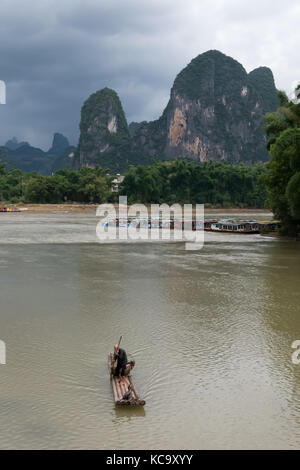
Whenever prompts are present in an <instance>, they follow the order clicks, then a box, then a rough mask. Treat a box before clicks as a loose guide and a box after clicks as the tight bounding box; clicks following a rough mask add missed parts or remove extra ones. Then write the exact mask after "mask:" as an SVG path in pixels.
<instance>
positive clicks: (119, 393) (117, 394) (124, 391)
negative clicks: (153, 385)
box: [108, 353, 146, 406]
mask: <svg viewBox="0 0 300 470" xmlns="http://www.w3.org/2000/svg"><path fill="white" fill-rule="evenodd" d="M112 366H113V355H112V353H110V354H109V355H108V371H109V375H110V380H111V384H112V388H113V393H114V400H115V404H116V405H127V406H144V405H145V404H146V402H145V400H142V399H141V398H140V396H139V395H138V393H137V391H136V388H135V386H134V384H133V382H132V378H131V376H130V372H129V375H126V377H124V379H125V380H124V383H121V384H120V383H119V378H118V377H115V376H114V375H113V374H112Z"/></svg>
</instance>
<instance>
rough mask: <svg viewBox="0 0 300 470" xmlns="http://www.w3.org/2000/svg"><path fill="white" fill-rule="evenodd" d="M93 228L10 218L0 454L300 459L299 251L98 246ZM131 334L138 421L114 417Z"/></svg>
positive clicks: (131, 414)
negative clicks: (277, 452)
mask: <svg viewBox="0 0 300 470" xmlns="http://www.w3.org/2000/svg"><path fill="white" fill-rule="evenodd" d="M95 226H96V218H95V216H94V215H93V214H88V215H87V214H84V215H81V214H68V213H65V214H64V213H57V214H30V213H26V214H23V213H22V214H19V213H18V214H1V217H0V283H1V296H0V339H1V340H2V341H5V343H6V348H7V351H6V355H7V357H6V362H7V363H6V365H1V366H0V447H1V448H5V449H13V448H19V449H32V448H34V449H46V448H50V449H60V448H66V449H78V448H83V449H89V448H98V449H143V448H145V449H155V448H156V449H172V448H174V449H211V448H217V449H233V448H234V449H240V448H254V449H261V448H276V449H279V448H288V449H295V448H299V447H300V446H299V443H300V365H294V364H293V363H292V359H291V356H292V353H293V350H292V348H291V344H292V342H293V341H295V340H297V339H300V315H299V313H300V311H299V310H300V244H299V243H298V244H297V243H294V242H291V241H289V242H287V241H282V240H278V239H276V238H268V237H262V236H260V235H251V236H247V235H226V234H212V233H209V234H206V236H205V246H204V248H203V249H202V250H200V251H186V250H185V249H184V245H183V244H182V243H161V242H157V243H142V244H133V243H132V244H123V245H121V244H106V245H103V244H99V243H97V242H96V238H95ZM121 334H122V335H123V340H122V341H123V343H122V345H123V347H124V348H125V349H126V350H127V351H128V353H130V354H131V355H132V356H133V357H134V359H135V360H136V367H135V369H134V371H133V378H134V382H135V385H136V387H137V389H138V391H139V393H140V395H141V396H142V397H143V398H144V399H145V400H146V402H147V403H146V406H145V408H136V409H131V408H116V407H115V405H114V402H113V395H112V390H111V385H110V382H109V377H108V371H107V354H108V352H109V351H110V350H112V346H113V344H114V343H115V342H116V341H117V340H118V338H119V336H120V335H121Z"/></svg>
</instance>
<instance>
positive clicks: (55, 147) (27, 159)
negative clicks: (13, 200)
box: [0, 133, 76, 175]
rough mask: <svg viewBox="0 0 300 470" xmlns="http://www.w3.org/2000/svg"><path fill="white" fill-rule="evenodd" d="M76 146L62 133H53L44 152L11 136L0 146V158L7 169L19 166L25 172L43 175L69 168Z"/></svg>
mask: <svg viewBox="0 0 300 470" xmlns="http://www.w3.org/2000/svg"><path fill="white" fill-rule="evenodd" d="M75 152H76V148H75V147H72V146H70V144H69V141H68V139H67V138H66V137H64V136H63V135H62V134H59V133H55V134H54V137H53V142H52V146H51V148H50V149H49V150H48V151H47V152H44V151H43V150H41V149H40V148H36V147H32V146H31V145H30V144H29V143H28V142H18V140H17V139H16V138H15V137H13V138H12V139H11V140H8V141H7V142H6V144H5V145H4V146H3V147H0V160H1V161H2V162H4V163H6V165H7V168H8V169H12V168H19V169H21V170H23V171H26V172H32V171H36V172H37V173H40V174H43V175H49V174H52V173H55V172H56V171H58V170H60V169H62V168H71V167H72V164H73V159H74V155H75Z"/></svg>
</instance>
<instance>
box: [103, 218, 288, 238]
mask: <svg viewBox="0 0 300 470" xmlns="http://www.w3.org/2000/svg"><path fill="white" fill-rule="evenodd" d="M103 225H104V226H105V227H125V228H126V227H127V228H136V229H170V230H193V231H195V230H204V231H207V232H223V233H246V234H255V233H262V232H264V233H265V232H276V231H278V230H279V228H280V224H279V222H276V221H265V222H261V221H257V220H235V219H204V222H203V221H197V220H193V219H190V220H186V219H184V220H183V221H182V220H180V219H176V218H172V217H171V218H158V217H157V218H153V217H152V218H151V217H148V218H138V217H132V218H126V217H125V218H113V219H110V220H105V222H103Z"/></svg>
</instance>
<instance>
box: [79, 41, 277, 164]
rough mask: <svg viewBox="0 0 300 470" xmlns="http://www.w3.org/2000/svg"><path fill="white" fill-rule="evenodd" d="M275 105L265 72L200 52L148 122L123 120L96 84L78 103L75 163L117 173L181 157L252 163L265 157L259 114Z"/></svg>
mask: <svg viewBox="0 0 300 470" xmlns="http://www.w3.org/2000/svg"><path fill="white" fill-rule="evenodd" d="M278 106H279V101H278V97H277V90H276V87H275V83H274V77H273V73H272V71H271V70H270V69H269V68H267V67H259V68H258V69H255V70H253V71H252V72H251V73H249V74H248V73H247V72H246V70H245V69H244V67H243V66H242V65H241V64H240V63H239V62H237V61H236V60H234V59H232V58H231V57H228V56H226V55H224V54H222V53H221V52H219V51H215V50H212V51H208V52H205V53H204V54H201V55H199V56H198V57H196V58H195V59H193V60H192V61H191V63H190V64H188V65H187V67H185V68H184V69H183V70H182V71H181V72H180V73H179V74H178V75H177V77H176V79H175V82H174V85H173V87H172V89H171V95H170V100H169V103H168V105H167V107H166V109H165V110H164V112H163V114H162V116H161V117H160V118H159V119H157V120H156V121H152V122H142V123H131V124H130V125H129V126H128V124H127V121H126V118H125V114H124V111H123V108H122V104H121V102H120V100H119V97H118V95H117V93H116V92H115V91H114V90H111V89H109V88H104V89H103V90H100V91H98V92H96V93H94V94H93V95H91V96H90V97H89V98H88V100H87V101H86V102H85V103H84V105H83V107H82V112H81V123H80V140H79V147H78V152H77V153H76V157H75V165H76V167H77V168H80V167H81V166H84V165H87V166H95V165H100V166H104V167H108V168H110V169H111V170H114V171H119V172H121V171H123V170H124V169H126V168H127V167H128V165H129V164H130V163H133V164H138V163H141V164H148V163H150V162H151V161H152V160H153V159H157V160H172V159H174V158H189V159H193V160H196V161H198V162H205V161H209V160H214V161H227V162H230V163H239V162H244V163H246V164H252V163H255V162H264V161H267V160H268V158H269V154H268V152H267V150H266V135H265V131H264V114H265V113H266V112H272V111H275V110H276V109H277V108H278Z"/></svg>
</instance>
